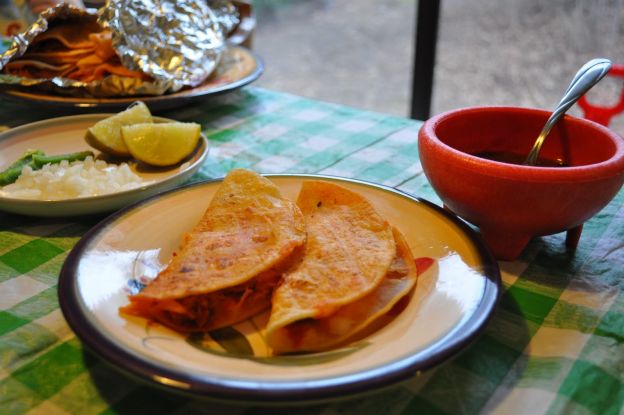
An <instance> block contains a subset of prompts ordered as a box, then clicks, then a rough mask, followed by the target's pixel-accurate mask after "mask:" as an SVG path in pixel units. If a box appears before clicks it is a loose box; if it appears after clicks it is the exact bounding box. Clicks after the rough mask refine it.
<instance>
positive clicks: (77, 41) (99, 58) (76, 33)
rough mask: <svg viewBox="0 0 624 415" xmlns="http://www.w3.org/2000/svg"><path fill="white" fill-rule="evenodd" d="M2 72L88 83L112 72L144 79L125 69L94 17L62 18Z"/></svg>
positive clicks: (144, 76)
mask: <svg viewBox="0 0 624 415" xmlns="http://www.w3.org/2000/svg"><path fill="white" fill-rule="evenodd" d="M3 73H5V74H8V75H16V76H21V77H27V78H37V79H50V78H54V77H62V78H67V79H73V80H76V81H81V82H92V81H98V80H101V79H104V78H105V77H106V76H108V75H111V74H115V75H118V76H124V77H129V78H140V79H148V77H147V76H146V75H145V74H143V73H142V72H138V71H132V70H129V69H126V68H125V67H124V66H123V65H122V64H121V61H120V60H119V57H118V56H117V54H116V53H115V50H114V49H113V45H112V40H111V32H110V30H107V29H102V27H101V26H100V25H99V24H98V23H97V22H96V21H94V20H81V21H74V20H68V21H62V22H60V23H58V24H57V25H56V26H53V27H51V28H50V29H48V30H47V31H45V32H43V33H41V34H39V35H38V36H37V37H35V38H34V39H33V41H32V42H31V44H30V45H29V47H28V49H27V50H26V52H25V53H24V54H23V55H22V56H20V57H19V58H17V59H14V60H12V61H10V62H8V63H7V64H6V65H5V67H4V69H3Z"/></svg>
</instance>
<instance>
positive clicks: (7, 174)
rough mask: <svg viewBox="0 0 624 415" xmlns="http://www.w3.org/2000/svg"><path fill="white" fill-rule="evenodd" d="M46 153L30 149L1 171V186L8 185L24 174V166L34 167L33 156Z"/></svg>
mask: <svg viewBox="0 0 624 415" xmlns="http://www.w3.org/2000/svg"><path fill="white" fill-rule="evenodd" d="M43 155H45V153H44V152H43V151H41V150H28V151H26V152H25V153H24V154H22V156H21V157H20V158H18V159H17V160H16V161H14V162H13V163H11V165H10V166H9V167H7V168H6V169H5V170H4V171H2V172H0V186H6V185H7V184H11V183H13V182H15V181H16V180H17V178H18V177H19V176H20V174H22V168H23V167H24V166H31V167H33V157H35V156H43Z"/></svg>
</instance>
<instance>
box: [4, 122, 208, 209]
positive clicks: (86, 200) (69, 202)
mask: <svg viewBox="0 0 624 415" xmlns="http://www.w3.org/2000/svg"><path fill="white" fill-rule="evenodd" d="M114 114H115V113H89V114H77V115H65V116H60V117H52V118H47V119H44V120H39V121H33V122H30V123H27V124H23V125H20V126H17V127H14V128H11V129H9V130H7V131H3V132H2V133H0V142H4V141H5V140H19V134H20V133H23V131H29V130H34V131H36V130H37V129H38V128H42V127H45V126H50V125H56V124H63V123H65V122H67V123H70V122H72V121H75V122H80V121H81V120H82V119H89V118H99V119H104V118H106V117H108V116H111V115H114ZM152 118H153V119H155V120H158V121H165V122H168V121H169V122H170V121H176V120H174V119H172V118H167V117H160V116H155V115H154V116H152ZM7 136H14V137H7ZM200 138H201V140H202V141H201V144H198V151H201V154H200V155H199V157H198V158H197V160H196V161H195V162H194V163H192V164H190V165H189V166H188V167H187V168H186V169H184V170H183V171H178V172H177V173H175V174H173V175H171V176H168V177H166V178H164V179H163V180H160V181H157V182H154V183H151V184H144V185H142V186H140V187H137V188H134V189H129V190H124V191H121V192H116V193H106V194H101V195H97V196H85V197H79V198H73V199H61V200H36V199H18V198H13V197H5V196H2V195H1V194H0V211H4V208H3V207H2V206H4V205H10V206H16V207H19V206H24V205H29V206H36V207H37V208H38V209H46V208H49V207H54V206H58V205H59V204H60V205H63V206H73V205H81V204H97V203H106V202H108V201H110V200H113V199H116V198H119V197H124V196H127V195H129V194H132V193H135V192H141V191H149V190H153V189H154V187H156V186H158V185H161V186H162V185H167V183H169V182H170V181H175V180H177V179H178V178H180V176H184V175H185V174H186V175H188V174H189V173H191V174H192V173H194V172H195V171H196V170H197V169H198V168H200V167H201V166H202V164H203V163H204V162H205V161H206V157H207V156H208V153H209V150H210V143H209V141H208V139H207V137H206V135H205V134H204V133H203V132H202V133H201V134H200ZM91 148H92V147H91ZM202 148H203V150H202ZM178 169H179V167H178ZM150 197H151V196H150ZM86 214H89V213H86Z"/></svg>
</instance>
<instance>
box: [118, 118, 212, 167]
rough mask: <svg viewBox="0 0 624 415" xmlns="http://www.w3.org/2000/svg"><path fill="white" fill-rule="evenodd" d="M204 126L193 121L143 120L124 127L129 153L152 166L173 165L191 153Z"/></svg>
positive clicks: (124, 138) (122, 132)
mask: <svg viewBox="0 0 624 415" xmlns="http://www.w3.org/2000/svg"><path fill="white" fill-rule="evenodd" d="M200 133H201V126H200V125H199V124H197V123H194V122H188V123H185V122H169V123H155V124H150V123H144V124H134V125H127V126H123V127H121V134H122V136H123V140H124V143H125V144H126V146H127V148H128V150H129V151H130V154H132V157H134V158H135V159H137V160H139V161H142V162H143V163H146V164H150V165H152V166H171V165H173V164H176V163H179V162H180V161H182V160H184V158H186V157H188V156H189V155H190V154H191V153H192V152H193V150H194V149H195V147H196V146H197V142H198V141H199V138H200Z"/></svg>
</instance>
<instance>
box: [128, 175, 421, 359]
mask: <svg viewBox="0 0 624 415" xmlns="http://www.w3.org/2000/svg"><path fill="white" fill-rule="evenodd" d="M416 278H417V270H416V266H415V263H414V258H413V256H412V253H411V251H410V249H409V247H408V245H407V243H406V241H405V239H404V237H403V235H402V234H401V233H400V232H399V231H398V230H397V229H395V228H393V227H392V226H391V225H390V224H389V223H388V222H387V221H386V220H385V219H384V218H383V217H382V216H381V215H379V213H378V212H377V211H376V210H375V208H374V207H373V206H372V205H371V204H370V203H369V202H368V201H367V200H366V199H365V198H364V197H363V196H361V195H360V194H358V193H356V192H353V191H351V190H349V189H346V188H344V187H342V186H339V185H337V184H334V183H331V182H325V181H314V180H310V181H306V182H304V183H303V185H302V188H301V191H300V194H299V197H298V199H297V204H295V203H293V202H291V201H289V200H288V199H286V198H284V197H282V196H281V195H280V193H279V190H278V189H277V187H276V186H275V185H274V184H273V183H272V182H271V181H269V180H268V179H266V178H264V177H262V176H260V175H258V174H256V173H254V172H251V171H248V170H243V169H238V170H233V171H232V172H230V174H228V175H227V176H226V178H225V179H224V181H223V183H222V184H221V186H220V187H219V189H218V191H217V193H216V195H215V197H214V199H213V200H212V202H211V203H210V205H209V207H208V209H207V210H206V212H205V215H204V216H203V218H202V219H201V221H200V222H199V224H197V225H196V227H195V228H194V229H193V230H192V231H191V232H190V233H188V234H187V235H186V236H185V237H184V240H183V242H182V246H181V248H180V251H179V252H178V253H177V255H175V256H174V257H173V259H172V261H171V263H170V264H169V265H168V266H167V268H166V269H164V270H163V271H162V272H161V273H160V274H159V275H158V276H157V277H156V279H155V280H154V281H152V283H150V284H149V285H148V286H147V287H146V288H145V289H144V290H143V291H142V292H141V293H139V294H137V295H134V296H132V297H130V301H131V302H130V304H129V305H128V306H126V307H123V308H122V309H121V311H122V312H124V313H127V314H133V315H138V316H142V317H146V318H149V319H152V320H156V321H159V322H161V323H162V324H165V325H167V326H169V327H172V328H174V329H176V330H179V331H183V332H191V331H208V330H212V329H215V328H218V327H223V326H227V325H230V324H233V323H235V322H237V321H241V320H243V319H246V318H248V317H250V316H252V315H254V314H256V313H258V312H260V311H262V310H264V309H267V308H269V307H271V314H270V318H269V322H268V325H267V328H266V339H267V343H268V344H269V346H270V347H271V348H272V350H273V352H274V353H275V354H280V353H292V352H310V351H318V350H325V349H327V348H330V347H333V346H335V345H337V344H339V343H343V342H345V341H347V340H349V339H351V338H353V336H355V335H357V334H358V333H361V332H362V331H364V330H365V329H366V328H368V327H369V326H371V324H372V323H373V322H375V321H377V319H378V318H380V317H381V316H383V315H386V314H388V312H389V311H390V310H391V309H392V308H393V307H394V306H395V305H397V303H398V302H399V301H400V300H401V299H403V298H405V297H406V296H408V295H409V293H410V292H411V290H412V289H413V287H414V285H415V283H416Z"/></svg>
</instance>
